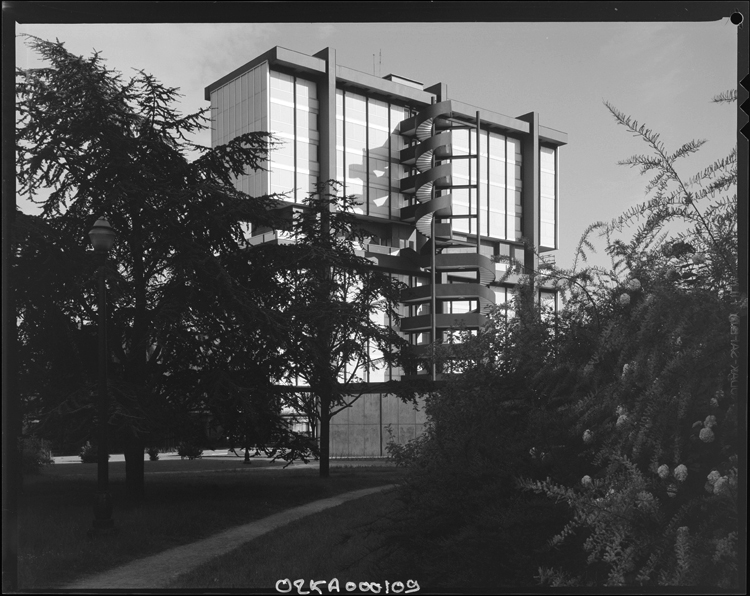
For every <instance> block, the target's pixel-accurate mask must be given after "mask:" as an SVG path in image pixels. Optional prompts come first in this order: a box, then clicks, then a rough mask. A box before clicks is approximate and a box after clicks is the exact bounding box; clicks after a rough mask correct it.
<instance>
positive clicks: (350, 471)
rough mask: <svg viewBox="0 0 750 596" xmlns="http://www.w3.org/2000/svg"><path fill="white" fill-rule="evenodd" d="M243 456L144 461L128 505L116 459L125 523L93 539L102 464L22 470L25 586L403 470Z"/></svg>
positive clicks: (117, 496)
mask: <svg viewBox="0 0 750 596" xmlns="http://www.w3.org/2000/svg"><path fill="white" fill-rule="evenodd" d="M264 465H265V466H268V464H267V463H266V462H261V461H254V462H253V464H252V465H251V466H243V465H242V463H241V461H238V460H209V459H203V460H171V461H170V460H165V461H161V460H160V461H156V462H146V500H145V502H144V504H143V505H142V506H140V507H137V508H136V507H128V506H127V503H126V501H125V498H124V488H125V486H124V481H125V472H124V466H125V464H124V463H123V462H112V463H110V465H109V469H110V489H111V492H112V495H113V499H114V504H115V506H114V513H113V517H114V520H115V525H116V527H117V529H118V531H117V533H116V534H115V535H112V536H106V537H105V536H102V537H97V538H94V539H89V538H88V537H87V531H88V530H89V528H90V527H91V522H92V519H93V509H92V507H93V495H94V492H95V490H96V465H94V464H58V465H53V466H49V467H47V468H45V469H44V470H43V471H42V472H41V473H40V474H39V475H34V476H27V477H25V478H24V487H23V492H22V493H21V495H20V498H19V560H18V568H19V569H18V572H19V588H20V589H22V590H33V589H36V590H41V589H45V588H54V587H60V586H62V585H64V584H66V583H68V582H70V581H73V580H75V579H78V578H80V577H83V576H85V575H89V574H93V573H98V572H101V571H105V570H107V569H110V568H113V567H116V566H119V565H122V564H125V563H128V562H130V561H132V560H134V559H138V558H141V557H144V556H147V555H149V554H154V553H158V552H160V551H163V550H166V549H168V548H171V547H174V546H179V545H182V544H186V543H189V542H193V541H196V540H199V539H201V538H205V537H207V536H210V535H212V534H214V533H216V532H219V531H221V530H224V529H227V528H229V527H232V526H235V525H240V524H243V523H246V522H249V521H253V520H256V519H260V518H262V517H265V516H267V515H271V514H273V513H276V512H278V511H281V510H283V509H288V508H291V507H295V506H297V505H301V504H303V503H307V502H310V501H315V500H317V499H322V498H325V497H328V496H332V495H335V494H340V493H344V492H348V491H351V490H357V489H359V488H367V487H372V486H381V485H386V484H391V483H394V482H397V481H398V479H399V478H400V477H401V475H402V470H400V469H396V468H394V467H390V466H382V467H351V468H347V467H332V468H331V477H330V478H328V479H326V480H323V479H320V478H318V476H317V474H318V470H317V467H315V468H307V467H305V466H295V467H293V468H289V469H286V470H282V469H281V466H280V465H276V466H274V467H276V468H278V469H269V468H268V467H266V468H265V469H261V468H263V467H264Z"/></svg>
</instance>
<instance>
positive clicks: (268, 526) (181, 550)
mask: <svg viewBox="0 0 750 596" xmlns="http://www.w3.org/2000/svg"><path fill="white" fill-rule="evenodd" d="M394 487H395V485H393V484H390V485H387V486H378V487H376V488H364V489H361V490H355V491H352V492H349V493H344V494H341V495H336V496H335V497H329V498H327V499H321V500H319V501H314V502H312V503H307V504H306V505H300V506H299V507H295V508H293V509H288V510H286V511H281V512H280V513H276V514H274V515H270V516H268V517H265V518H263V519H259V520H257V521H254V522H250V523H248V524H245V525H243V526H238V527H236V528H231V529H229V530H225V531H224V532H220V533H219V534H215V535H214V536H210V537H208V538H204V539H203V540H199V541H198V542H193V543H191V544H186V545H184V546H178V547H176V548H172V549H169V550H167V551H164V552H163V553H160V554H158V555H152V556H149V557H146V558H143V559H138V560H136V561H133V562H132V563H128V564H127V565H123V566H122V567H117V568H116V569H112V570H110V571H105V572H104V573H99V574H97V575H92V576H90V577H86V578H84V579H82V580H79V581H77V582H74V583H72V584H69V585H67V586H64V589H66V590H107V589H109V590H149V589H156V588H163V587H165V586H167V585H168V584H169V583H170V582H171V581H172V580H174V579H175V578H177V577H178V576H180V575H182V574H184V573H187V572H188V571H192V570H193V569H195V568H196V567H198V566H199V565H202V564H203V563H206V562H207V561H210V560H211V559H213V558H214V557H218V556H221V555H224V554H226V553H228V552H229V551H231V550H234V549H235V548H238V547H239V546H242V545H243V544H245V543H246V542H249V541H251V540H254V539H255V538H258V537H259V536H262V535H263V534H266V533H267V532H270V531H271V530H275V529H276V528H280V527H282V526H285V525H287V524H289V523H291V522H293V521H295V520H298V519H300V518H302V517H305V516H308V515H312V514H314V513H319V512H320V511H324V510H326V509H330V508H331V507H336V506H337V505H341V504H342V503H345V502H346V501H351V500H352V499H359V498H360V497H364V496H367V495H371V494H374V493H376V492H380V491H384V490H388V489H390V488H394Z"/></svg>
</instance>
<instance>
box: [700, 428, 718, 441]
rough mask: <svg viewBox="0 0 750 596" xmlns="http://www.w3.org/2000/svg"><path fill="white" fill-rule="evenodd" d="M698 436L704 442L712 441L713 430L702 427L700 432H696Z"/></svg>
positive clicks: (713, 437)
mask: <svg viewBox="0 0 750 596" xmlns="http://www.w3.org/2000/svg"><path fill="white" fill-rule="evenodd" d="M698 438H699V439H700V440H701V441H703V442H704V443H713V442H714V439H715V438H716V436H715V435H714V431H712V430H711V429H710V428H702V429H701V432H700V433H699V434H698Z"/></svg>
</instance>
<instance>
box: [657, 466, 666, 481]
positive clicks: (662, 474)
mask: <svg viewBox="0 0 750 596" xmlns="http://www.w3.org/2000/svg"><path fill="white" fill-rule="evenodd" d="M656 473H657V474H659V478H662V479H666V478H668V477H669V466H668V465H667V464H662V465H660V466H659V469H658V470H657V471H656Z"/></svg>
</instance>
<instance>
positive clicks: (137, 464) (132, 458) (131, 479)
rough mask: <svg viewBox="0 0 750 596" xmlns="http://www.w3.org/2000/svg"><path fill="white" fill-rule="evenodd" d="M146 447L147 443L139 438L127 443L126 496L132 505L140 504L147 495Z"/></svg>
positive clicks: (131, 438)
mask: <svg viewBox="0 0 750 596" xmlns="http://www.w3.org/2000/svg"><path fill="white" fill-rule="evenodd" d="M145 447H146V444H145V442H144V441H143V439H141V438H139V437H130V438H128V439H127V441H126V442H125V450H124V451H125V495H126V497H127V499H128V501H130V502H131V503H140V502H141V501H143V497H144V495H145V491H144V482H143V475H144V470H145V465H144V458H143V451H144V449H145Z"/></svg>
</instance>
